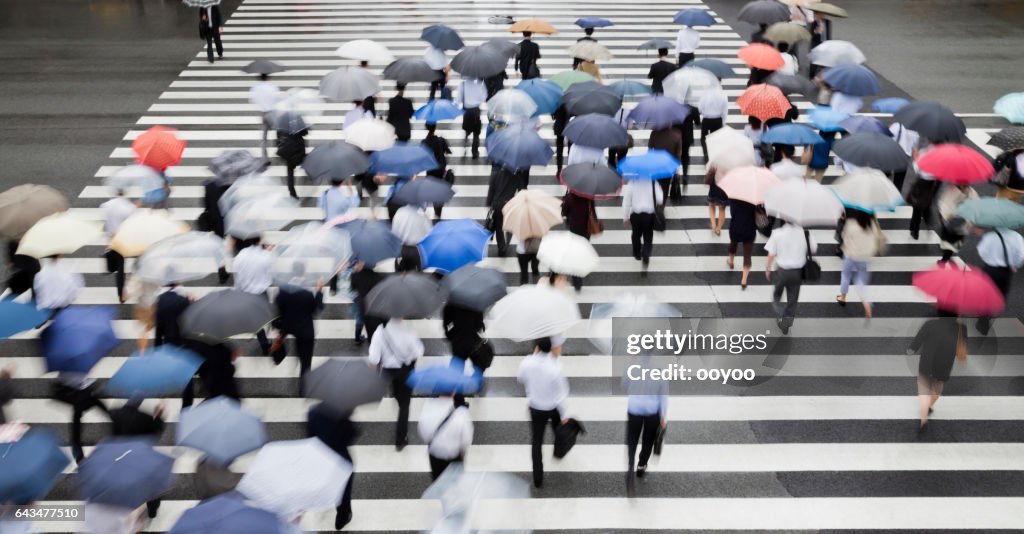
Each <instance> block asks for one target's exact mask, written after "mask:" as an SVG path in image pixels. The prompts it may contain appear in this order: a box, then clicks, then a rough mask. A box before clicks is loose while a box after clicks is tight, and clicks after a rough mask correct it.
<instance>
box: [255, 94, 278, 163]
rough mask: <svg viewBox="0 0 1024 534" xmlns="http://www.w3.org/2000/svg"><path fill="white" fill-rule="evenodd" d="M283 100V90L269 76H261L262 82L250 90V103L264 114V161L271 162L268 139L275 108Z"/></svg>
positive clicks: (261, 147)
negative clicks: (268, 152)
mask: <svg viewBox="0 0 1024 534" xmlns="http://www.w3.org/2000/svg"><path fill="white" fill-rule="evenodd" d="M280 99H281V89H280V88H279V87H278V86H276V85H274V84H273V83H271V82H270V75H269V74H260V82H259V83H257V84H255V85H253V86H252V87H251V88H250V89H249V103H250V104H252V105H254V106H256V109H258V110H259V111H260V113H262V114H263V136H262V137H261V138H260V151H262V152H263V159H265V160H269V159H270V157H269V156H268V155H267V137H268V136H269V135H270V127H271V126H272V122H273V120H274V108H275V107H276V106H277V102H278V101H279V100H280Z"/></svg>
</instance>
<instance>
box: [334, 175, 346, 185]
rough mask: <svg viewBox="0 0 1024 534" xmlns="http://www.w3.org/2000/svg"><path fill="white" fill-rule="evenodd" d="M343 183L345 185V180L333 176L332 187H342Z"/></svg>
mask: <svg viewBox="0 0 1024 534" xmlns="http://www.w3.org/2000/svg"><path fill="white" fill-rule="evenodd" d="M343 183H345V179H344V178H338V177H337V176H332V177H331V185H334V186H338V185H341V184H343Z"/></svg>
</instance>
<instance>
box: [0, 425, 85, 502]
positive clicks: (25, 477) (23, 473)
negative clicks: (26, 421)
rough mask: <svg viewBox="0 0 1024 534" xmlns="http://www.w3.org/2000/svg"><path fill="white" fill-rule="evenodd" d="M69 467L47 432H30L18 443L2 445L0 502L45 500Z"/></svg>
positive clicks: (55, 441)
mask: <svg viewBox="0 0 1024 534" xmlns="http://www.w3.org/2000/svg"><path fill="white" fill-rule="evenodd" d="M70 463H71V460H70V459H68V457H67V455H66V454H64V453H63V452H61V450H60V446H59V445H58V443H57V439H56V438H54V436H53V435H52V434H50V432H48V431H45V430H39V429H30V430H29V431H28V432H26V433H25V434H24V435H23V436H21V439H19V440H18V441H15V442H13V443H3V444H0V502H2V503H13V504H28V503H30V502H32V501H34V500H36V499H41V498H43V497H45V496H46V494H47V493H49V492H50V490H51V489H53V486H54V485H55V484H56V483H57V481H58V480H60V477H61V475H62V473H63V472H64V468H65V467H67V466H68V464H70Z"/></svg>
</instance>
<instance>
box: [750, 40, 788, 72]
mask: <svg viewBox="0 0 1024 534" xmlns="http://www.w3.org/2000/svg"><path fill="white" fill-rule="evenodd" d="M739 56H740V59H742V60H743V62H744V63H746V64H747V65H749V66H751V67H754V68H755V69H763V70H778V69H780V68H782V66H783V65H785V64H786V62H785V61H783V60H782V54H780V53H779V51H778V50H776V49H775V48H774V47H772V46H769V45H766V44H764V43H754V44H750V45H747V46H744V47H743V48H740V51H739Z"/></svg>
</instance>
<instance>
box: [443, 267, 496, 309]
mask: <svg viewBox="0 0 1024 534" xmlns="http://www.w3.org/2000/svg"><path fill="white" fill-rule="evenodd" d="M442 283H443V284H444V287H445V289H447V290H448V303H449V304H456V305H459V306H462V307H463V308H468V309H470V310H474V311H479V312H482V311H484V310H486V309H487V308H490V307H491V306H492V305H493V304H494V303H495V302H498V301H499V300H501V298H502V297H504V296H505V295H507V294H508V286H507V285H506V284H505V275H504V274H502V273H501V272H500V271H498V270H495V269H488V268H485V267H477V266H476V265H464V266H462V267H459V268H458V269H456V270H455V271H454V272H452V273H451V274H449V275H448V276H446V277H444V282H442Z"/></svg>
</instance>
